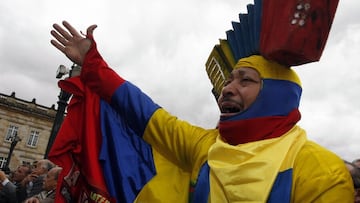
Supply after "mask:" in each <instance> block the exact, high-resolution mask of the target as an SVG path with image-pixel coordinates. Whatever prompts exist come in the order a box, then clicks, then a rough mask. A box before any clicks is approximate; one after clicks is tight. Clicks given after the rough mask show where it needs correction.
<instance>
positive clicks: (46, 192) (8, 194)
mask: <svg viewBox="0 0 360 203" xmlns="http://www.w3.org/2000/svg"><path fill="white" fill-rule="evenodd" d="M61 170H62V168H61V167H59V166H56V165H55V164H54V163H52V162H51V161H50V160H48V159H42V160H38V161H35V162H34V163H33V164H31V165H30V164H23V165H20V166H18V167H17V169H16V170H13V171H11V173H10V174H6V173H5V172H4V171H0V182H1V186H0V188H1V190H0V202H1V203H39V202H40V203H51V202H54V200H55V191H56V186H57V182H58V176H59V174H60V172H61Z"/></svg>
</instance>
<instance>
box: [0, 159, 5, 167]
mask: <svg viewBox="0 0 360 203" xmlns="http://www.w3.org/2000/svg"><path fill="white" fill-rule="evenodd" d="M6 160H7V158H5V157H0V168H3V167H4V166H5V164H6Z"/></svg>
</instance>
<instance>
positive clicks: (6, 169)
mask: <svg viewBox="0 0 360 203" xmlns="http://www.w3.org/2000/svg"><path fill="white" fill-rule="evenodd" d="M20 141H21V138H20V137H19V136H18V135H17V133H15V135H13V136H12V137H11V144H10V150H9V154H8V157H7V159H6V163H5V165H4V167H3V169H2V170H3V171H4V172H5V173H6V174H9V173H10V168H9V164H10V160H11V155H12V153H13V151H14V148H15V146H16V144H17V143H18V142H20Z"/></svg>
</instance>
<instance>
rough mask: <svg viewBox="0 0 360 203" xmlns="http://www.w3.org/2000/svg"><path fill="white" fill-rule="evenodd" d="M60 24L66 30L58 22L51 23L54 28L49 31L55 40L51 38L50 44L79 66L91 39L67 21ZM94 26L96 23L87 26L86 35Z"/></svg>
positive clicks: (89, 33) (92, 30) (88, 34)
mask: <svg viewBox="0 0 360 203" xmlns="http://www.w3.org/2000/svg"><path fill="white" fill-rule="evenodd" d="M62 24H63V26H64V27H65V28H66V30H65V29H64V28H62V27H61V26H60V25H58V24H54V25H53V28H54V30H51V32H50V33H51V35H52V36H53V37H54V38H55V39H56V40H55V39H52V40H51V44H52V45H54V47H56V48H57V49H58V50H60V51H61V52H62V53H64V54H65V55H66V56H67V57H68V58H69V59H70V60H71V61H72V62H74V63H76V64H78V65H80V66H81V65H82V64H83V62H84V58H85V55H86V53H87V52H88V51H89V49H90V46H91V41H90V40H89V39H87V38H86V36H84V35H83V34H82V33H81V34H80V33H79V32H78V31H77V30H76V29H75V28H74V27H72V26H71V25H70V24H69V23H68V22H66V21H63V22H62ZM96 27H97V25H91V26H89V27H88V28H87V31H86V35H87V36H90V35H92V34H93V32H94V30H95V28H96Z"/></svg>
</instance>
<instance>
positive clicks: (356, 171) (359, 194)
mask: <svg viewBox="0 0 360 203" xmlns="http://www.w3.org/2000/svg"><path fill="white" fill-rule="evenodd" d="M344 162H345V165H346V168H347V169H348V170H349V172H350V174H351V178H352V180H353V183H354V189H355V203H360V168H359V167H358V166H356V165H355V163H354V162H348V161H346V160H345V161H344Z"/></svg>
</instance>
